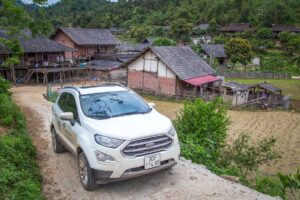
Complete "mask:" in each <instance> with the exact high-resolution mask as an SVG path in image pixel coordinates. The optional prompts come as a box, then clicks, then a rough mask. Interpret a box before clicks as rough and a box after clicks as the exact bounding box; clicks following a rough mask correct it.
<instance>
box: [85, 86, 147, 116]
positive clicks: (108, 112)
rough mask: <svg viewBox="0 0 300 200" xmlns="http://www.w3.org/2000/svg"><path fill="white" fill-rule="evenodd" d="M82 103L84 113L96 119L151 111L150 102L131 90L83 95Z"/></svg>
mask: <svg viewBox="0 0 300 200" xmlns="http://www.w3.org/2000/svg"><path fill="white" fill-rule="evenodd" d="M80 104H81V108H82V111H83V113H84V114H85V115H86V116H87V117H91V118H95V119H106V118H110V117H118V116H124V115H133V114H144V113H148V112H150V111H151V108H150V107H149V106H148V104H147V103H145V101H144V100H143V99H142V98H141V97H139V96H138V95H137V94H135V93H134V92H131V91H117V92H104V93H96V94H87V95H81V96H80Z"/></svg>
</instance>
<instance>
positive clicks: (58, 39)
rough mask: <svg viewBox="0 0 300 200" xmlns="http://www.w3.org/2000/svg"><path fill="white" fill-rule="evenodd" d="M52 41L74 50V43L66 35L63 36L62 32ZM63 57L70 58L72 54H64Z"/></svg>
mask: <svg viewBox="0 0 300 200" xmlns="http://www.w3.org/2000/svg"><path fill="white" fill-rule="evenodd" d="M54 41H56V42H58V43H60V44H63V45H65V46H68V47H71V48H75V44H74V42H73V41H72V40H71V39H70V38H69V37H68V36H67V35H66V34H64V33H63V32H59V33H58V34H57V35H56V36H55V38H54ZM74 53H75V52H74ZM65 57H66V59H69V58H72V52H65Z"/></svg>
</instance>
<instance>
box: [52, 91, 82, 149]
mask: <svg viewBox="0 0 300 200" xmlns="http://www.w3.org/2000/svg"><path fill="white" fill-rule="evenodd" d="M73 100H74V96H73V95H72V94H71V93H69V92H63V93H62V94H61V95H60V97H59V100H58V102H57V107H56V108H55V109H54V110H55V113H54V115H55V116H56V117H55V118H56V119H57V127H56V130H57V132H58V135H59V137H60V138H61V139H62V141H63V143H64V145H65V147H66V148H67V149H69V150H70V151H72V152H76V147H74V141H75V139H76V136H74V134H75V133H73V132H72V131H71V130H70V129H71V128H70V127H71V126H73V125H74V126H75V125H76V123H75V124H72V123H71V122H70V121H66V120H62V119H61V118H60V117H59V116H60V115H61V114H62V113H64V112H72V113H73V115H74V119H75V118H76V116H78V115H77V113H78V112H77V110H76V109H74V107H73V102H72V101H73ZM70 101H71V102H70ZM75 122H76V120H75Z"/></svg>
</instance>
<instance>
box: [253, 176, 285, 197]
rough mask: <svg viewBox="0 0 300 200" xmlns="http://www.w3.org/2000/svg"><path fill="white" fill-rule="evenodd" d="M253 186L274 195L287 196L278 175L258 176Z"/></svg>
mask: <svg viewBox="0 0 300 200" xmlns="http://www.w3.org/2000/svg"><path fill="white" fill-rule="evenodd" d="M253 188H254V189H255V190H257V191H259V192H262V193H264V194H268V195H270V196H273V197H277V196H279V197H281V198H283V199H284V198H285V193H284V192H283V191H282V183H281V181H280V180H279V178H278V177H276V176H275V177H273V176H257V177H256V178H255V185H254V186H253Z"/></svg>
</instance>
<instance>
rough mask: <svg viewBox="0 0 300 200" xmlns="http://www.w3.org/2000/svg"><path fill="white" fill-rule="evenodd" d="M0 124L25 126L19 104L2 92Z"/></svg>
mask: <svg viewBox="0 0 300 200" xmlns="http://www.w3.org/2000/svg"><path fill="white" fill-rule="evenodd" d="M0 105H1V106H0V113H1V115H0V125H1V126H6V127H13V128H15V129H19V128H24V127H25V121H24V117H23V115H22V113H21V112H20V109H19V108H18V106H17V105H16V104H15V103H14V102H13V101H12V100H11V98H10V96H8V95H7V94H5V93H3V94H0Z"/></svg>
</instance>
